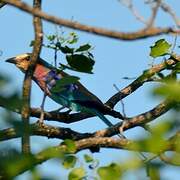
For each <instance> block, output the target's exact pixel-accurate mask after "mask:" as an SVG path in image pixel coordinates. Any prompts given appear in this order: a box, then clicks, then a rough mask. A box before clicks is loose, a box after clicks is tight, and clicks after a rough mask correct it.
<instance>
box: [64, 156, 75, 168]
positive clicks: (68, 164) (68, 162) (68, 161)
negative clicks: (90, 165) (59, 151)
mask: <svg viewBox="0 0 180 180" xmlns="http://www.w3.org/2000/svg"><path fill="white" fill-rule="evenodd" d="M76 161H77V158H76V156H72V155H69V156H65V158H64V160H63V163H62V164H63V166H64V167H65V168H66V169H69V168H73V167H74V166H75V164H76Z"/></svg>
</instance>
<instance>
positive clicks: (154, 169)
mask: <svg viewBox="0 0 180 180" xmlns="http://www.w3.org/2000/svg"><path fill="white" fill-rule="evenodd" d="M160 167H161V165H160V164H155V163H148V164H147V165H146V173H147V176H148V177H149V178H150V179H153V180H160V172H159V170H160Z"/></svg>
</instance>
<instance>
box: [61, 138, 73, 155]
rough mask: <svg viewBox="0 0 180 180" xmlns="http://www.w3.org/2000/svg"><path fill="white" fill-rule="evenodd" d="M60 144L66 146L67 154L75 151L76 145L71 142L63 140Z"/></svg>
mask: <svg viewBox="0 0 180 180" xmlns="http://www.w3.org/2000/svg"><path fill="white" fill-rule="evenodd" d="M62 144H64V145H66V146H67V151H68V152H75V151H76V144H75V142H74V141H73V140H71V139H65V140H64V141H63V143H62Z"/></svg>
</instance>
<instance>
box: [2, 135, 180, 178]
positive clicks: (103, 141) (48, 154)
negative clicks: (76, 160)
mask: <svg viewBox="0 0 180 180" xmlns="http://www.w3.org/2000/svg"><path fill="white" fill-rule="evenodd" d="M176 139H177V141H180V138H179V136H177V137H176ZM74 144H75V147H76V148H75V149H74V150H73V151H72V150H69V149H68V147H67V146H66V145H65V144H61V145H59V146H55V147H51V148H48V149H45V150H43V151H41V152H39V153H37V154H36V155H32V157H31V158H28V157H27V158H26V159H25V160H26V161H25V162H26V163H21V161H22V158H19V160H16V162H15V161H13V160H11V163H6V164H7V165H6V164H5V165H4V166H3V170H4V174H7V175H10V177H11V178H12V177H15V176H17V175H19V174H21V173H23V172H25V171H27V170H29V169H31V168H32V167H34V166H36V165H38V164H41V163H43V162H45V161H47V160H49V159H52V158H58V157H61V155H62V154H64V153H65V154H68V153H70V154H72V153H77V152H79V151H82V150H84V149H90V148H93V147H94V148H99V147H105V148H115V149H123V150H129V151H138V152H151V153H155V154H159V153H163V152H165V151H174V146H175V145H174V142H173V139H171V138H170V139H168V140H164V141H163V145H162V146H161V147H160V149H159V150H157V149H153V148H152V147H150V148H148V146H142V141H131V140H128V139H119V138H118V139H114V138H107V137H106V138H103V137H94V138H87V139H82V140H78V141H74ZM178 152H180V151H178ZM32 159H33V161H32ZM17 161H18V164H21V166H20V167H19V168H18V171H12V172H11V174H10V172H9V171H8V170H9V169H10V168H9V167H8V166H10V167H13V165H14V166H15V165H16V166H17ZM23 161H24V159H23ZM6 171H8V172H6Z"/></svg>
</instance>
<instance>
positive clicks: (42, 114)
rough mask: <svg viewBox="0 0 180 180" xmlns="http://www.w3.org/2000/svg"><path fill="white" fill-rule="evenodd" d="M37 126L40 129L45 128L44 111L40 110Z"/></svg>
mask: <svg viewBox="0 0 180 180" xmlns="http://www.w3.org/2000/svg"><path fill="white" fill-rule="evenodd" d="M37 124H38V125H39V126H40V127H44V126H45V124H44V111H43V110H42V109H41V115H40V118H39V119H38V121H37Z"/></svg>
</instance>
